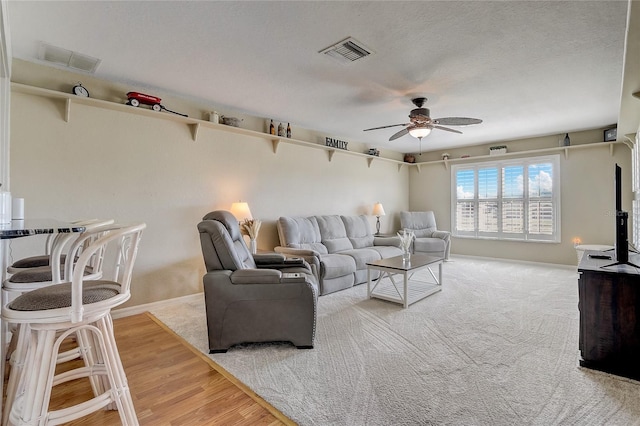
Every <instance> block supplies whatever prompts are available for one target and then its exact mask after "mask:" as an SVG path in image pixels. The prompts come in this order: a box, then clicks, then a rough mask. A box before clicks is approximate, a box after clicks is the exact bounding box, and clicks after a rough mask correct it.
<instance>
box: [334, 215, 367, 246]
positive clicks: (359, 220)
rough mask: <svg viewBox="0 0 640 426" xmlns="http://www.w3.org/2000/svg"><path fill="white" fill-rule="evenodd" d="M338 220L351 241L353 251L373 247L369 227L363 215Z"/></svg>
mask: <svg viewBox="0 0 640 426" xmlns="http://www.w3.org/2000/svg"><path fill="white" fill-rule="evenodd" d="M340 218H341V219H342V222H343V223H344V228H345V230H346V231H347V238H349V241H351V245H353V248H354V249H359V248H364V247H371V246H372V245H373V234H372V233H371V226H370V225H369V221H368V220H367V217H366V216H365V215H360V216H340Z"/></svg>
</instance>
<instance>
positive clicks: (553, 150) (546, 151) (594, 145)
mask: <svg viewBox="0 0 640 426" xmlns="http://www.w3.org/2000/svg"><path fill="white" fill-rule="evenodd" d="M618 144H620V145H624V146H627V147H628V145H627V144H626V143H624V142H623V141H619V142H618V141H612V142H593V143H585V144H580V145H571V146H558V147H551V148H541V149H532V150H528V151H517V152H507V153H505V154H500V155H488V154H487V155H478V156H475V157H466V158H450V159H448V160H434V161H425V162H422V163H416V164H415V165H416V166H417V167H418V173H420V167H421V166H427V165H433V164H442V165H444V167H445V169H447V170H449V164H450V163H465V162H473V161H477V160H488V159H492V160H499V159H500V158H505V157H507V158H508V157H517V156H522V155H537V154H553V153H558V152H564V158H566V159H568V158H569V152H570V151H573V150H576V149H587V148H602V147H609V155H611V156H613V150H614V146H615V145H618Z"/></svg>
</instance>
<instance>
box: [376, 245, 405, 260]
mask: <svg viewBox="0 0 640 426" xmlns="http://www.w3.org/2000/svg"><path fill="white" fill-rule="evenodd" d="M371 249H372V250H375V251H377V252H378V253H380V257H381V258H382V259H388V258H390V257H395V256H402V250H401V249H400V247H394V246H373V247H371Z"/></svg>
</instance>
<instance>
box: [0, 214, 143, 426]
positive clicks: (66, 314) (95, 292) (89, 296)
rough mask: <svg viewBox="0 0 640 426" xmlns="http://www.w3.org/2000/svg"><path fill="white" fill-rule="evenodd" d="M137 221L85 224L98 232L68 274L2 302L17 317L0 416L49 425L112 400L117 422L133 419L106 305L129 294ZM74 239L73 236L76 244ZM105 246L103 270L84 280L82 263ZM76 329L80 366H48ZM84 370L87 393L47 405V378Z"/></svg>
mask: <svg viewBox="0 0 640 426" xmlns="http://www.w3.org/2000/svg"><path fill="white" fill-rule="evenodd" d="M145 227H146V225H145V224H144V223H141V224H137V225H130V226H120V225H110V226H108V227H103V228H99V229H97V230H94V231H90V232H85V235H84V237H83V238H91V237H92V234H93V233H100V237H99V238H98V239H96V240H95V241H94V242H92V243H91V244H90V245H89V246H88V247H87V248H86V249H85V250H83V252H82V254H81V255H80V257H79V258H78V261H77V262H76V264H75V267H73V266H71V264H69V265H65V266H66V267H68V269H71V271H69V272H70V274H68V275H66V276H71V277H72V279H71V282H65V283H60V284H54V285H50V286H48V287H44V288H41V289H37V290H33V291H30V292H27V293H24V294H23V295H21V296H19V297H17V298H16V299H15V300H13V301H11V302H7V303H6V304H5V305H4V306H2V319H3V320H4V321H7V322H8V323H13V324H20V328H19V330H20V331H19V338H18V344H17V347H16V350H15V351H14V354H13V357H15V363H14V367H13V368H12V369H11V374H10V377H9V384H8V386H7V398H6V403H5V413H4V416H3V424H9V425H54V424H61V423H65V422H68V421H71V420H74V419H78V418H80V417H84V416H85V415H87V414H89V413H92V412H94V411H97V410H100V409H103V408H111V409H113V408H115V409H117V410H118V412H119V414H120V419H121V422H122V424H124V425H137V424H138V420H137V417H136V414H135V409H134V406H133V401H132V399H131V394H130V392H129V387H128V384H127V378H126V375H125V372H124V369H123V367H122V363H121V361H120V356H119V354H118V349H117V346H116V341H115V337H114V333H113V324H112V319H111V309H112V308H114V307H116V306H119V305H121V304H122V303H124V302H125V301H127V300H128V299H129V297H130V295H131V292H130V287H131V276H132V271H133V266H134V263H135V258H136V254H137V251H138V246H139V242H140V237H141V234H142V231H143V230H144V228H145ZM81 243H82V241H81V240H78V241H77V242H76V244H81ZM100 250H103V251H106V254H105V257H104V262H105V266H104V269H103V277H102V279H99V280H87V279H86V278H85V276H84V274H83V272H84V268H85V267H86V266H87V264H88V263H89V262H90V260H91V258H92V257H93V255H94V254H95V253H96V252H98V251H100ZM72 334H76V335H77V336H78V344H79V346H80V349H81V351H83V357H82V359H83V361H84V366H82V367H79V368H76V369H73V370H70V371H66V372H64V373H60V374H57V375H56V374H55V367H56V363H57V362H58V352H59V349H60V344H61V343H62V341H63V340H64V339H65V338H66V337H68V336H70V335H72ZM83 377H88V378H89V379H91V385H92V389H93V393H94V397H93V398H92V399H90V400H88V401H84V402H82V403H80V404H77V405H73V406H68V407H64V408H61V409H59V410H55V411H50V410H49V399H50V396H51V390H52V388H53V386H56V385H58V384H61V383H64V382H67V381H69V380H75V379H78V378H83Z"/></svg>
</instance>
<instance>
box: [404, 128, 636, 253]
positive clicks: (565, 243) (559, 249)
mask: <svg viewBox="0 0 640 426" xmlns="http://www.w3.org/2000/svg"><path fill="white" fill-rule="evenodd" d="M562 136H564V135H562ZM570 136H571V141H572V145H584V144H588V143H593V142H602V139H603V136H602V129H597V130H593V131H585V132H577V133H571V134H570ZM559 138H560V136H559V135H554V136H549V137H541V138H532V139H528V140H521V141H515V142H508V143H505V142H497V143H494V144H490V145H507V146H508V151H509V152H519V151H525V150H527V149H544V148H550V147H556V146H558V139H559ZM490 145H483V146H476V147H468V148H465V149H459V150H452V151H451V152H450V154H451V155H452V156H451V158H459V157H460V156H461V155H463V154H468V155H471V156H472V157H473V156H480V155H487V154H488V147H489V146H490ZM430 155H431V157H429V158H430V159H436V158H437V157H439V155H440V153H431V154H430ZM526 155H536V154H525V153H524V152H523V154H522V156H526ZM537 155H545V154H537ZM465 161H474V160H473V158H470V159H469V160H465ZM615 163H618V164H620V166H621V167H622V168H623V208H624V209H625V210H627V211H631V201H632V199H633V193H632V192H631V150H630V149H629V148H628V147H627V146H625V145H623V144H617V145H615V147H614V151H613V155H611V154H610V150H609V147H608V146H605V147H597V148H591V147H590V148H580V149H571V150H569V154H568V158H565V156H564V153H561V160H560V176H561V181H562V182H561V197H562V199H561V214H562V218H561V230H562V234H561V240H562V241H561V242H560V243H535V242H507V241H494V240H486V239H485V240H479V239H467V238H453V239H452V245H451V251H452V253H454V254H465V255H475V256H487V257H498V258H505V259H519V260H527V261H534V262H546V263H559V264H567V265H571V264H576V263H577V256H576V252H575V249H574V246H573V239H574V238H576V237H578V238H580V239H581V240H582V242H583V243H584V244H607V245H613V240H614V226H615V225H614V220H615V219H614V216H613V215H612V212H613V211H614V210H615V203H614V191H613V188H614V183H613V182H614V164H615ZM409 182H410V183H409V185H410V191H409V200H410V208H411V210H434V212H435V215H436V221H437V223H438V227H439V228H441V229H451V213H450V212H451V170H450V169H446V168H445V167H444V164H442V163H434V164H431V165H429V166H422V167H421V170H420V173H418V172H417V170H413V169H412V171H411V172H410V179H409ZM630 229H631V224H629V230H630Z"/></svg>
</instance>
